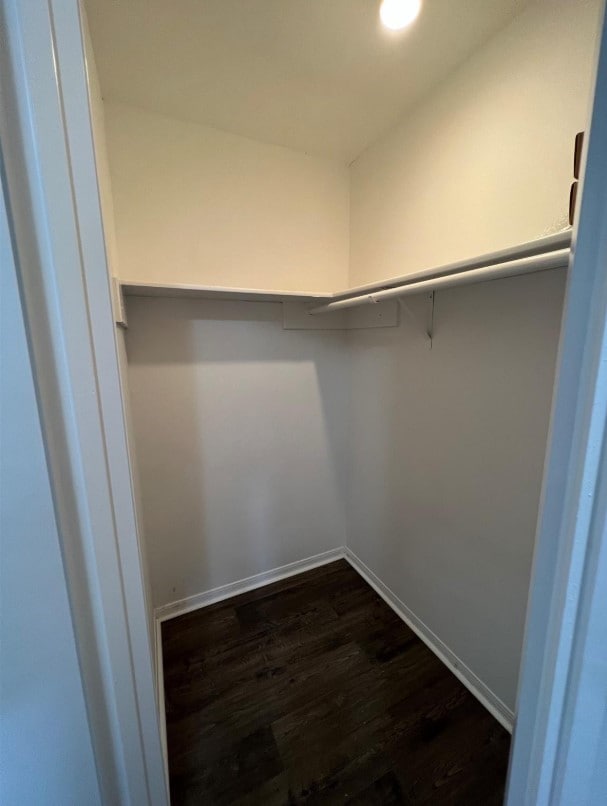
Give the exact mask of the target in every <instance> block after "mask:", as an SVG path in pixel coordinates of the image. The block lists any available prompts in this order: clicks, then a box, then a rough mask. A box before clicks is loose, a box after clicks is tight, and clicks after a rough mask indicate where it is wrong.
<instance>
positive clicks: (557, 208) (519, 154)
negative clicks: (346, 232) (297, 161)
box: [350, 0, 602, 285]
mask: <svg viewBox="0 0 607 806" xmlns="http://www.w3.org/2000/svg"><path fill="white" fill-rule="evenodd" d="M601 6H602V3H601V2H600V0H538V2H536V3H534V4H533V5H531V6H530V7H529V8H528V9H526V10H525V11H523V12H522V13H521V14H520V15H519V16H518V17H516V18H515V19H514V20H513V22H512V23H511V24H510V25H509V26H508V27H506V28H505V29H504V30H503V31H501V32H500V33H499V34H497V35H496V36H495V37H494V38H493V39H491V40H489V42H488V43H487V44H486V45H485V46H484V47H483V48H482V49H481V50H480V51H478V52H477V53H476V54H474V55H473V56H472V57H471V58H470V59H469V60H468V61H467V62H466V63H465V64H464V65H462V67H460V68H459V69H458V70H456V71H455V72H454V73H453V74H452V76H451V77H450V78H449V79H448V80H447V81H445V82H444V83H443V84H442V85H440V86H439V87H438V89H437V90H435V91H434V92H433V93H432V94H431V95H430V96H428V97H427V98H426V99H425V100H424V101H422V102H421V103H420V104H419V105H418V106H417V107H416V108H414V109H412V110H410V111H409V112H408V114H407V117H406V118H405V119H404V120H403V122H402V124H401V125H400V126H398V127H397V128H396V129H394V130H392V131H391V132H390V133H389V134H388V135H387V136H386V137H385V138H383V139H382V140H381V141H379V142H378V143H376V144H374V145H373V146H371V147H370V148H369V149H368V150H367V151H365V152H364V153H363V154H362V155H361V156H360V157H359V158H358V159H357V160H356V162H355V163H354V164H353V165H352V168H351V179H352V185H351V255H350V284H351V285H359V284H362V283H366V282H370V281H372V280H381V279H383V278H389V277H394V276H398V275H402V274H406V273H407V272H409V271H415V270H417V269H423V268H426V267H431V266H439V265H442V264H445V263H450V262H453V261H455V260H460V259H464V258H466V257H472V256H474V255H479V254H483V253H484V252H489V251H492V250H494V249H500V248H503V247H508V246H512V245H513V244H516V243H523V242H525V241H528V240H532V239H534V238H537V237H540V236H542V235H547V234H550V233H552V232H555V231H558V230H559V229H562V228H563V227H564V226H565V225H566V224H567V210H568V195H569V186H570V184H571V181H572V178H573V142H574V137H575V134H576V132H577V131H580V130H583V129H584V128H585V126H586V115H587V109H588V106H589V101H590V92H591V83H592V72H593V61H594V52H595V39H596V34H597V31H598V22H599V12H600V8H601Z"/></svg>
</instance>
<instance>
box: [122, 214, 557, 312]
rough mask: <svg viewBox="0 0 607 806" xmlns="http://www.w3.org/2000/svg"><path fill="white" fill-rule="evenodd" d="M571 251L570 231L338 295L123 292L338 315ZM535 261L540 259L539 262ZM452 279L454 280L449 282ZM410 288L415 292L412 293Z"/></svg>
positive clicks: (533, 266)
mask: <svg viewBox="0 0 607 806" xmlns="http://www.w3.org/2000/svg"><path fill="white" fill-rule="evenodd" d="M570 245H571V230H570V229H567V230H564V231H562V232H558V233H556V234H555V235H548V236H546V237H544V238H537V239H536V240H533V241H527V242H526V243H523V244H518V245H516V246H511V247H508V248H506V249H499V250H497V251H495V252H488V253H486V254H484V255H480V256H478V257H474V258H469V259H467V260H460V261H456V262H454V263H449V264H446V265H444V266H439V267H435V268H429V269H422V270H421V271H416V272H410V273H409V274H405V275H402V276H400V277H392V278H390V279H387V280H381V281H378V282H373V283H368V284H366V285H360V286H356V287H352V288H347V289H344V290H342V291H337V292H335V293H319V292H309V293H307V292H298V291H271V290H268V289H259V288H230V287H226V286H213V285H185V284H182V283H142V282H135V281H132V280H120V288H121V290H122V293H123V294H124V296H126V297H190V298H199V299H215V300H241V301H246V302H299V303H316V306H317V307H316V308H315V309H312V311H311V312H313V313H325V312H330V311H332V310H334V309H341V308H349V307H356V306H357V305H360V304H364V302H365V301H368V302H376V301H379V300H380V299H381V298H382V297H381V296H379V295H382V294H383V295H384V296H386V297H387V298H389V297H392V296H394V297H396V296H400V293H399V291H400V288H403V289H404V288H405V287H407V290H403V291H402V294H403V295H405V294H407V293H412V292H413V291H414V286H415V287H417V290H418V293H419V292H422V291H425V290H432V288H433V287H434V285H436V288H437V289H438V288H439V287H441V286H444V287H448V286H449V285H453V284H455V283H453V282H452V278H454V277H455V276H456V275H457V276H461V278H462V280H463V278H464V275H466V276H467V277H468V279H469V282H474V281H475V280H478V281H480V280H482V279H491V277H492V272H489V271H485V272H483V271H482V270H483V269H489V268H490V267H492V266H495V267H498V266H501V267H502V269H503V271H502V270H500V269H497V270H496V271H495V272H494V274H495V276H496V277H497V276H499V275H500V273H502V274H504V275H505V276H508V273H507V265H506V264H515V263H517V262H518V263H520V270H518V268H516V267H515V270H514V271H512V272H511V274H525V273H527V272H533V271H540V270H542V269H541V268H540V267H541V266H542V260H540V258H541V256H546V259H545V260H544V261H543V267H544V268H554V267H556V266H557V265H564V264H563V261H562V259H561V260H560V261H559V260H555V261H552V262H553V263H554V264H555V265H554V266H553V265H552V264H551V261H550V260H549V259H548V258H547V256H548V255H549V254H552V255H554V257H555V258H556V253H557V252H560V253H561V258H562V255H563V254H564V252H565V251H566V250H568V249H569V247H570ZM534 258H537V259H536V260H534ZM447 278H451V279H449V280H448V279H447ZM438 280H441V282H438ZM430 281H436V283H430ZM409 286H411V288H410V289H409V288H408V287H409ZM355 298H356V299H355Z"/></svg>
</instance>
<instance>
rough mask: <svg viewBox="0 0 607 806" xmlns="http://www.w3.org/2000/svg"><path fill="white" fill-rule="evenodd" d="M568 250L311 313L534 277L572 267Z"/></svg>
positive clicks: (322, 307) (338, 303)
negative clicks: (528, 276)
mask: <svg viewBox="0 0 607 806" xmlns="http://www.w3.org/2000/svg"><path fill="white" fill-rule="evenodd" d="M569 255H570V250H569V249H558V250H556V251H553V252H544V253H542V254H539V255H530V256H528V257H523V258H518V259H516V260H507V261H505V262H503V263H496V264H494V265H492V266H483V267H481V268H478V269H468V270H466V269H462V270H460V271H458V272H456V273H454V274H447V275H443V276H441V277H434V278H431V279H429V280H422V281H421V282H415V281H411V282H409V283H406V282H404V283H403V284H402V285H398V286H394V287H392V288H386V289H384V290H383V291H376V292H374V293H371V294H360V295H358V296H356V297H350V298H349V299H340V300H337V301H336V302H329V303H327V304H325V305H317V306H316V307H314V308H310V310H309V311H308V313H310V314H313V315H316V314H323V313H332V312H333V311H343V310H345V309H347V308H356V307H358V306H359V305H368V304H371V303H377V302H384V301H385V300H388V299H395V298H397V297H405V296H408V295H411V294H421V293H423V292H424V291H438V290H440V289H441V288H453V287H454V286H458V285H466V284H468V283H480V282H482V281H483V280H497V279H499V278H500V277H515V276H517V275H519V274H532V273H534V272H539V271H547V270H548V269H558V268H562V267H564V266H567V265H568V264H569Z"/></svg>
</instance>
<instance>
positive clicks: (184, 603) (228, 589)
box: [154, 546, 344, 621]
mask: <svg viewBox="0 0 607 806" xmlns="http://www.w3.org/2000/svg"><path fill="white" fill-rule="evenodd" d="M343 557H344V549H343V547H342V546H339V548H335V549H329V551H323V552H322V554H315V555H314V556H313V557H308V558H307V559H305V560H297V561H296V562H294V563H289V564H288V565H282V566H280V568H273V569H272V570H271V571H262V573H261V574H255V576H252V577H247V578H246V579H241V580H238V581H237V582H229V583H228V584H227V585H221V586H220V587H219V588H212V590H209V591H205V592H204V593H196V594H194V596H188V597H187V598H185V599H179V600H178V601H176V602H171V603H169V604H166V605H162V606H161V607H157V608H156V609H155V610H154V618H155V619H156V620H157V621H166V620H167V619H170V618H175V617H176V616H182V615H183V614H184V613H189V612H190V611H192V610H198V608H199V607H207V606H208V605H211V604H215V602H221V601H223V599H229V598H230V597H232V596H238V595H239V594H240V593H246V592H247V591H252V590H255V588H261V587H263V586H264V585H270V584H271V583H272V582H278V581H279V580H281V579H287V578H288V577H292V576H295V575H296V574H302V573H303V572H304V571H310V570H312V568H318V567H319V566H321V565H327V564H328V563H332V562H335V560H339V559H342V558H343Z"/></svg>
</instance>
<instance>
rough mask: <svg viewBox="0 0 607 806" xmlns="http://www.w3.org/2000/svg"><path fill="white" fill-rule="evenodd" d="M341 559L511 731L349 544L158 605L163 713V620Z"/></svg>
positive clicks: (502, 709)
mask: <svg viewBox="0 0 607 806" xmlns="http://www.w3.org/2000/svg"><path fill="white" fill-rule="evenodd" d="M340 559H345V560H347V561H348V563H349V564H350V565H351V566H352V568H353V569H354V570H355V571H356V572H357V573H358V574H360V576H361V577H362V578H363V579H364V580H365V582H367V583H368V584H369V585H370V586H371V587H372V588H373V590H374V591H375V592H376V593H377V594H379V596H381V598H382V599H383V600H384V602H386V604H387V605H389V606H390V607H391V608H392V610H394V612H395V613H396V615H397V616H398V617H399V618H401V619H402V620H403V621H404V622H405V624H406V625H407V626H408V627H410V628H411V629H412V630H413V632H414V633H415V634H416V635H417V636H418V637H419V638H420V639H421V640H422V641H423V642H424V643H425V644H426V646H427V647H429V649H431V650H432V652H434V654H435V655H436V656H437V657H438V658H439V660H441V661H442V662H443V663H444V664H445V666H447V667H448V668H449V669H450V670H451V671H452V672H453V674H454V675H455V676H456V677H457V679H458V680H459V681H460V682H461V683H463V684H464V685H465V686H466V688H467V689H468V690H469V691H470V692H471V693H472V694H473V695H474V696H475V697H476V698H477V699H478V700H479V702H480V703H481V704H482V705H484V706H485V708H486V709H487V710H488V711H489V713H490V714H492V716H494V717H495V719H497V721H498V722H499V723H500V725H503V727H504V728H506V730H507V731H509V732H510V733H512V725H513V722H514V714H513V713H512V711H511V710H510V709H509V708H508V707H507V706H506V705H505V704H504V703H503V702H502V701H501V700H500V698H499V697H498V696H497V695H496V694H494V693H493V692H492V691H491V689H490V688H488V686H486V685H485V683H483V681H482V680H481V679H480V678H478V677H477V676H476V675H475V674H474V672H473V671H472V670H471V669H469V668H468V667H467V666H466V664H465V663H464V662H463V661H461V660H460V659H459V658H458V657H457V655H456V654H455V653H454V652H452V651H451V650H450V649H449V647H448V646H447V645H446V644H445V643H444V642H443V641H441V639H440V638H439V637H438V636H437V635H435V634H434V633H433V632H432V630H431V629H430V628H429V627H427V626H426V625H425V624H424V622H423V621H422V620H421V619H419V618H418V617H417V616H416V615H415V613H413V611H412V610H410V609H409V608H408V607H407V605H406V604H404V602H402V601H401V600H400V599H399V598H398V596H397V595H396V594H395V593H394V592H393V591H391V590H390V588H389V587H388V586H387V585H385V584H384V583H383V582H382V581H381V579H379V577H378V576H377V575H376V574H375V573H373V571H371V569H370V568H368V567H367V566H366V565H365V563H364V562H363V561H362V560H361V559H360V558H359V557H357V556H356V554H354V552H353V551H352V550H351V549H349V548H348V547H347V546H342V547H340V548H336V549H330V550H329V551H325V552H323V553H322V554H316V555H315V556H313V557H308V558H307V559H305V560H298V561H297V562H294V563H289V564H288V565H283V566H281V567H280V568H274V569H272V570H271V571H263V572H262V573H261V574H255V576H251V577H247V578H246V579H241V580H239V581H237V582H230V583H229V584H227V585H221V586H220V587H218V588H213V589H212V590H209V591H205V592H203V593H197V594H195V595H194V596H188V597H187V598H186V599H180V600H178V601H176V602H171V603H170V604H167V605H163V606H162V607H158V608H156V610H155V611H154V617H155V619H156V653H157V655H156V656H157V663H158V692H159V693H158V702H159V708H160V709H161V710H160V713H161V715H164V689H163V682H162V674H163V672H162V643H161V640H160V625H161V624H162V622H163V621H167V620H168V619H172V618H176V617H177V616H182V615H184V614H185V613H191V612H192V611H194V610H199V609H201V608H203V607H208V606H209V605H212V604H215V603H217V602H222V601H224V600H225V599H230V598H231V597H232V596H238V595H239V594H241V593H246V592H247V591H251V590H255V589H256V588H262V587H265V586H266V585H270V584H271V583H272V582H278V581H279V580H281V579H287V578H288V577H292V576H296V575H297V574H301V573H303V572H304V571H310V570H312V569H313V568H319V567H320V566H322V565H327V564H328V563H332V562H335V561H336V560H340ZM165 740H166V739H165ZM165 752H166V747H165Z"/></svg>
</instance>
